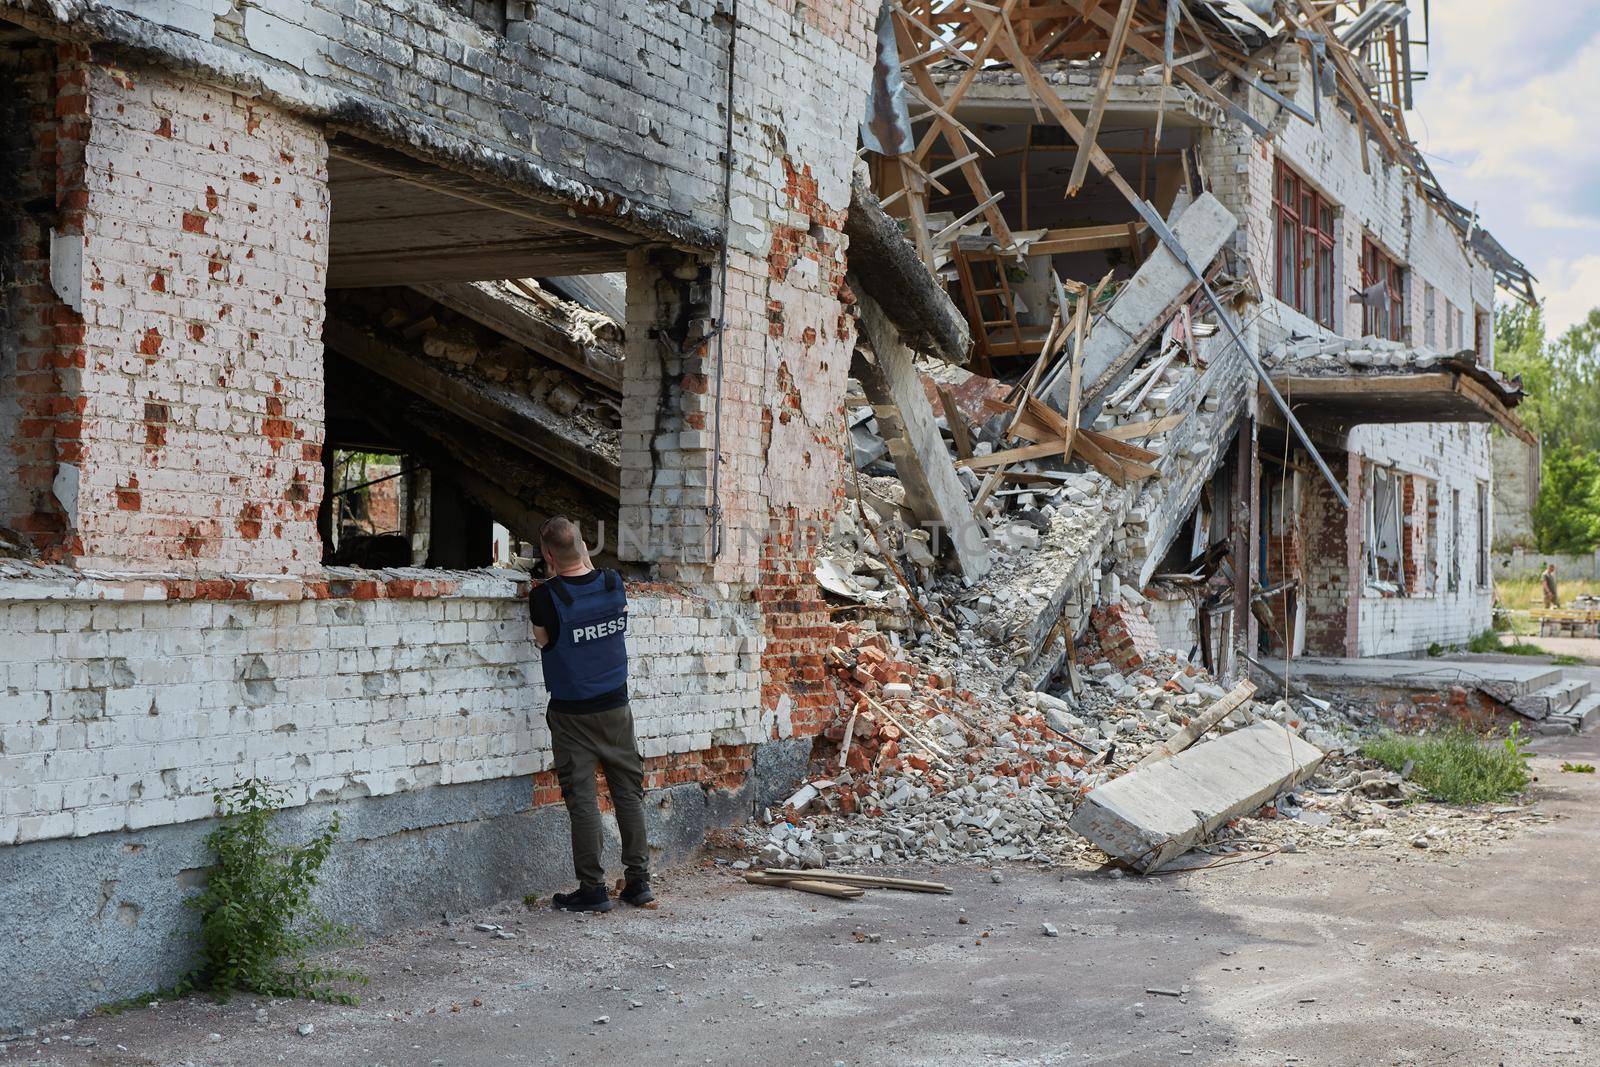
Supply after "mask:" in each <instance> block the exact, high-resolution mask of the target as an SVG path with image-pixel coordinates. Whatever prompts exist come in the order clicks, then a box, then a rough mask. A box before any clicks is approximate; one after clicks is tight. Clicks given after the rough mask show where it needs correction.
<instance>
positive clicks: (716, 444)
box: [706, 0, 739, 563]
mask: <svg viewBox="0 0 1600 1067" xmlns="http://www.w3.org/2000/svg"><path fill="white" fill-rule="evenodd" d="M738 44H739V0H732V3H731V4H730V6H729V8H728V83H727V91H726V95H725V96H724V100H723V106H724V107H725V108H726V109H727V114H726V121H725V122H724V125H725V126H726V130H725V133H724V136H723V145H722V263H721V266H720V267H719V269H718V273H719V277H718V280H717V337H716V342H717V386H716V397H715V400H714V401H713V406H712V416H711V419H712V422H711V506H710V507H708V508H707V509H706V514H707V516H708V517H709V518H710V520H711V562H713V563H715V562H716V561H717V558H718V557H719V556H721V555H722V348H723V337H724V335H726V334H727V332H728V242H729V239H730V236H731V232H732V228H733V74H734V69H735V62H734V60H735V56H736V54H737V48H738Z"/></svg>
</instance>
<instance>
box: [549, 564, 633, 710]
mask: <svg viewBox="0 0 1600 1067" xmlns="http://www.w3.org/2000/svg"><path fill="white" fill-rule="evenodd" d="M549 585H550V593H551V598H550V599H551V601H552V603H553V604H554V605H555V609H556V618H557V619H559V620H560V622H561V632H560V634H559V635H558V636H557V637H556V639H555V640H554V641H552V642H551V643H550V644H548V645H546V646H545V647H544V650H543V655H542V657H541V659H542V662H543V665H544V685H545V688H546V689H548V690H549V691H550V695H551V696H552V697H555V698H556V699H558V700H591V699H593V698H595V697H598V696H604V695H605V694H606V693H610V692H612V691H614V690H616V689H619V688H621V687H622V686H624V685H626V684H627V682H628V643H627V634H628V597H627V594H626V593H624V592H623V590H622V579H621V578H619V577H618V576H617V572H616V571H611V570H607V571H601V572H600V580H599V581H597V582H586V583H584V584H583V585H568V584H567V583H566V582H563V581H561V580H559V579H552V580H551V581H550V583H549Z"/></svg>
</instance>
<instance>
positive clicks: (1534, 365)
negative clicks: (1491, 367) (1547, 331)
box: [1494, 301, 1555, 433]
mask: <svg viewBox="0 0 1600 1067" xmlns="http://www.w3.org/2000/svg"><path fill="white" fill-rule="evenodd" d="M1546 348H1547V345H1546V344H1545V336H1544V308H1543V307H1542V306H1541V305H1539V304H1531V305H1530V304H1524V303H1522V302H1521V301H1517V302H1515V303H1512V304H1505V305H1502V306H1501V307H1500V308H1499V309H1498V310H1497V311H1496V313H1495V317H1494V353H1495V354H1494V362H1495V369H1497V370H1499V371H1500V373H1502V374H1508V375H1520V376H1521V377H1522V388H1523V390H1524V391H1525V392H1526V394H1527V395H1526V396H1525V397H1524V398H1523V401H1522V403H1521V404H1519V405H1517V414H1518V415H1519V416H1520V417H1521V418H1522V421H1523V422H1524V423H1526V424H1527V426H1528V428H1529V429H1531V430H1532V431H1533V432H1534V433H1542V431H1543V428H1544V427H1543V423H1544V419H1543V417H1542V416H1543V410H1542V409H1543V404H1544V400H1545V398H1546V397H1547V396H1549V394H1550V387H1551V381H1552V378H1553V377H1554V374H1555V368H1554V367H1553V366H1552V364H1551V362H1550V356H1549V354H1548V353H1547V351H1546Z"/></svg>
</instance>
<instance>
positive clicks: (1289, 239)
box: [1272, 160, 1335, 330]
mask: <svg viewBox="0 0 1600 1067" xmlns="http://www.w3.org/2000/svg"><path fill="white" fill-rule="evenodd" d="M1272 188H1273V193H1272V203H1273V209H1274V211H1273V215H1274V219H1275V221H1276V223H1277V251H1278V261H1277V262H1278V266H1277V270H1276V272H1275V273H1276V274H1277V296H1278V299H1279V300H1281V301H1283V302H1284V303H1285V304H1288V305H1289V306H1290V307H1292V308H1294V309H1295V310H1296V311H1299V312H1301V313H1302V314H1304V315H1307V316H1309V317H1310V318H1312V319H1315V320H1316V321H1317V322H1318V323H1319V324H1321V325H1322V326H1325V327H1327V328H1328V329H1330V330H1331V329H1333V305H1334V289H1335V286H1334V277H1333V248H1334V241H1333V216H1334V206H1333V205H1332V204H1330V203H1329V202H1328V201H1327V200H1326V199H1324V197H1323V196H1322V194H1321V193H1319V192H1317V191H1316V190H1315V189H1313V188H1311V187H1310V186H1309V185H1307V184H1306V183H1305V180H1304V179H1302V178H1301V177H1300V175H1298V174H1296V173H1295V172H1294V171H1293V170H1291V169H1289V167H1288V166H1286V165H1285V164H1284V163H1283V162H1282V161H1281V160H1280V161H1279V162H1278V167H1277V173H1276V175H1275V176H1274V181H1273V187H1272Z"/></svg>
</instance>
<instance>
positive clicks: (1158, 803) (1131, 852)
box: [1067, 722, 1322, 874]
mask: <svg viewBox="0 0 1600 1067" xmlns="http://www.w3.org/2000/svg"><path fill="white" fill-rule="evenodd" d="M1321 762H1322V751H1321V750H1320V749H1318V748H1317V747H1316V746H1314V745H1311V744H1308V743H1307V742H1305V741H1303V740H1301V739H1300V738H1299V737H1297V736H1296V735H1295V734H1293V733H1291V732H1290V731H1288V730H1286V729H1284V728H1283V727H1282V726H1279V725H1278V724H1277V723H1275V722H1258V723H1256V724H1255V725H1253V726H1248V727H1246V728H1245V729H1243V730H1235V731H1234V732H1233V733H1231V734H1225V735H1224V736H1222V737H1219V738H1217V739H1216V740H1214V741H1207V742H1206V743H1205V744H1202V745H1196V746H1195V747H1194V748H1191V749H1188V750H1187V751H1185V752H1180V753H1178V754H1177V755H1176V756H1173V757H1172V758H1170V759H1165V760H1162V761H1161V762H1159V763H1153V764H1151V765H1150V766H1148V767H1141V768H1140V769H1139V770H1136V771H1133V772H1131V773H1129V774H1125V775H1123V776H1122V777H1121V778H1117V779H1115V780H1113V781H1110V782H1107V783H1106V784H1105V785H1102V786H1100V787H1099V788H1097V789H1095V790H1093V791H1092V792H1090V793H1089V795H1088V796H1086V797H1084V799H1083V803H1082V804H1080V805H1078V810H1077V811H1075V812H1073V813H1072V818H1070V819H1068V820H1067V826H1068V827H1069V828H1070V829H1072V830H1073V831H1074V832H1075V833H1078V834H1081V835H1083V836H1084V837H1086V838H1088V839H1089V840H1090V841H1092V842H1094V843H1095V844H1096V845H1098V846H1100V848H1102V849H1104V850H1105V852H1106V854H1107V855H1109V856H1110V857H1112V858H1113V859H1116V860H1120V861H1121V862H1123V863H1125V864H1127V865H1128V866H1130V867H1132V868H1133V869H1135V870H1137V871H1140V872H1142V873H1145V874H1149V873H1150V872H1151V871H1154V870H1158V869H1159V868H1160V867H1161V866H1162V865H1164V864H1166V863H1168V862H1169V861H1171V860H1173V859H1175V858H1177V857H1178V856H1181V855H1182V854H1183V853H1185V852H1187V851H1189V849H1191V848H1193V847H1194V846H1195V845H1198V844H1200V843H1201V842H1202V841H1204V840H1205V839H1206V838H1208V837H1210V836H1211V835H1212V834H1214V833H1216V832H1217V830H1219V829H1221V828H1222V826H1223V825H1224V824H1225V823H1227V822H1228V821H1229V820H1230V819H1235V818H1237V817H1239V816H1240V815H1245V814H1248V813H1249V812H1252V811H1254V810H1255V809H1257V808H1259V807H1261V805H1263V804H1265V803H1266V802H1267V801H1269V800H1271V799H1272V798H1273V797H1275V796H1277V795H1278V794H1279V793H1281V792H1283V791H1284V790H1285V789H1289V788H1292V787H1293V786H1295V785H1298V784H1299V783H1300V782H1303V781H1305V780H1306V779H1307V778H1309V777H1311V775H1312V773H1313V772H1314V771H1315V770H1316V769H1317V765H1318V764H1319V763H1321Z"/></svg>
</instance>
